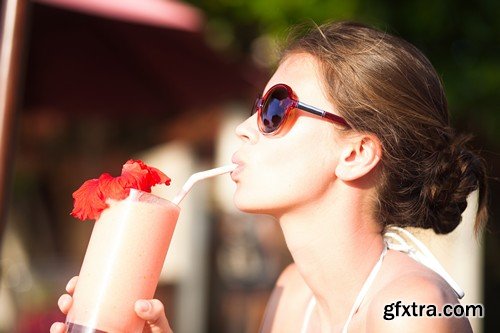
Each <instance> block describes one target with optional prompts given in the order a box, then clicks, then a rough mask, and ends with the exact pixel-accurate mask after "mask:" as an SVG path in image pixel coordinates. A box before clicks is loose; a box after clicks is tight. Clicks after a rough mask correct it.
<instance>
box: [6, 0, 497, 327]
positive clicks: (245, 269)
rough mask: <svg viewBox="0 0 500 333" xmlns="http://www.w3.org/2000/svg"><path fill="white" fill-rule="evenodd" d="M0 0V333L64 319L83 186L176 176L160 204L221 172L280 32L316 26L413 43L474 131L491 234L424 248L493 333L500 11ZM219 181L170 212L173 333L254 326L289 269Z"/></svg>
mask: <svg viewBox="0 0 500 333" xmlns="http://www.w3.org/2000/svg"><path fill="white" fill-rule="evenodd" d="M1 3H2V13H3V14H2V15H3V16H2V17H3V21H2V22H3V23H2V40H1V42H2V45H1V47H2V48H1V52H2V53H1V58H2V59H0V74H1V75H0V94H1V95H0V102H1V103H2V110H3V111H2V112H3V113H2V122H1V126H2V136H1V142H0V143H1V154H2V156H1V158H2V161H1V163H2V168H1V170H0V171H1V175H0V177H2V182H1V185H2V196H1V200H0V201H2V203H1V206H0V209H1V210H0V214H1V219H0V251H1V252H0V273H1V276H0V332H6V333H7V332H47V331H48V328H49V327H50V324H51V323H52V322H53V321H55V320H64V317H63V316H62V315H61V314H60V313H59V311H58V310H57V305H56V303H57V299H58V297H59V296H60V295H61V294H62V293H63V290H64V286H65V285H66V282H67V281H68V280H69V278H71V277H72V276H74V275H76V274H78V271H79V267H80V265H81V262H82V259H83V255H84V253H85V248H86V245H87V242H88V239H89V237H90V233H91V231H92V222H88V221H87V222H79V221H77V220H75V219H74V218H72V217H70V216H69V212H70V211H71V209H72V197H71V194H72V192H73V191H74V190H75V189H77V188H78V187H79V186H80V184H81V183H82V182H83V181H85V180H87V179H89V178H97V177H98V176H99V175H100V174H101V173H102V172H110V173H111V174H112V175H118V174H119V172H120V170H121V165H122V164H123V163H124V162H125V161H126V160H128V159H129V158H140V159H143V160H144V161H145V162H147V163H149V164H152V165H154V166H156V167H158V168H160V169H161V170H163V171H164V172H165V173H166V174H167V175H169V176H170V177H171V178H172V179H173V182H172V185H171V187H170V188H169V189H168V190H164V191H163V192H162V193H161V194H162V195H165V196H167V197H172V196H173V193H175V192H176V191H177V190H178V189H179V188H180V187H181V186H182V184H183V182H184V181H185V180H186V179H187V178H188V176H189V175H190V174H191V173H193V172H196V171H200V170H204V169H207V168H210V167H215V166H218V165H222V164H225V163H227V162H229V161H230V157H231V155H232V153H233V152H234V151H235V150H236V149H237V148H238V147H239V144H240V143H239V141H238V139H237V137H236V136H235V134H234V128H235V126H236V125H237V124H238V123H239V122H240V121H242V120H243V119H245V118H246V117H247V116H248V115H249V112H250V108H251V106H252V103H253V100H254V97H255V95H256V94H257V93H259V92H260V91H261V90H262V88H263V86H264V84H265V82H266V79H267V78H268V77H269V76H270V75H271V73H272V70H273V68H274V66H275V65H276V60H277V53H276V50H277V48H278V47H279V45H280V43H282V42H283V40H284V39H285V38H286V35H287V29H288V28H289V27H290V26H291V25H294V24H298V23H304V22H306V23H311V22H316V23H318V24H320V23H322V22H325V21H326V20H331V19H335V20H340V19H349V20H356V21H361V22H364V23H368V24H371V25H374V26H377V27H379V28H381V29H383V30H387V31H389V32H391V33H394V34H397V35H399V36H401V37H403V38H405V39H407V40H409V41H410V42H412V43H413V44H415V45H416V46H417V47H419V48H420V49H421V50H422V51H423V52H424V53H425V54H426V55H427V56H428V57H429V59H430V60H431V62H432V63H433V64H434V66H435V67H436V69H437V71H438V73H439V74H440V75H441V77H442V79H443V82H444V85H445V88H446V91H447V95H448V99H449V105H450V110H451V113H452V120H453V124H454V125H455V126H456V127H457V128H458V129H459V130H461V131H465V132H469V133H474V141H473V142H474V146H475V148H477V149H478V150H480V151H481V152H482V154H483V156H484V158H485V159H486V160H487V162H488V165H489V168H490V175H491V181H490V186H491V199H490V202H491V218H490V221H489V225H488V227H487V228H486V230H485V232H484V233H483V234H481V235H480V236H479V237H478V238H477V239H476V238H475V237H474V236H473V234H472V227H471V226H470V225H467V224H466V223H464V227H462V229H461V230H458V231H457V233H455V234H454V235H451V238H439V239H436V238H435V237H430V238H429V239H428V241H427V242H428V243H429V244H430V245H431V247H432V248H433V250H434V249H435V250H436V252H437V255H438V257H439V258H440V259H442V260H443V262H444V264H445V267H446V268H447V269H448V270H449V271H450V273H451V275H452V276H454V277H455V278H456V280H457V281H458V282H459V284H462V286H463V287H464V285H465V286H468V287H469V288H467V287H464V289H465V290H466V293H467V292H469V295H470V296H469V297H470V298H468V299H466V300H465V301H464V303H465V304H467V303H475V302H480V303H483V304H485V307H486V316H485V318H484V319H474V327H475V331H476V332H498V331H499V329H500V316H499V315H500V297H498V296H499V295H500V256H499V253H500V239H499V237H498V235H499V231H500V230H499V226H498V223H497V220H498V218H499V216H500V211H499V209H500V208H499V206H497V205H496V200H497V198H498V193H499V191H500V187H499V183H498V180H497V179H498V176H499V174H500V171H499V170H500V131H499V130H498V128H500V110H499V108H498V98H497V95H498V92H499V91H500V58H499V56H500V20H498V17H499V15H500V2H498V1H495V0H478V1H475V2H472V1H452V0H440V1H435V0H434V1H431V0H408V1H391V0H372V1H364V0H350V1H341V0H286V1H285V0H253V1H241V0H231V1H229V0H212V1H195V0H191V1H184V2H180V1H169V0H148V1H146V0H141V1H139V0H137V1H133V0H121V1H119V0H115V1H111V0H108V1H96V0H40V1H27V0H25V1H21V0H16V1H11V0H3V1H1ZM9 55H10V57H9ZM5 59H7V60H5ZM232 186H233V184H232V183H231V181H230V180H229V177H220V178H218V179H217V180H211V181H208V182H205V183H203V184H198V185H196V188H195V189H194V190H193V192H192V193H191V194H190V195H189V196H188V198H187V199H186V201H184V202H183V204H182V205H181V207H182V214H181V218H180V220H179V222H178V226H177V229H176V233H175V235H174V240H173V242H172V245H171V248H170V250H169V253H168V255H167V260H166V265H165V267H164V272H163V273H162V277H161V281H160V284H159V287H158V291H157V297H158V298H160V299H162V300H163V301H164V303H165V304H166V307H167V314H168V316H169V318H170V320H171V323H172V325H173V328H174V331H175V332H181V333H182V332H187V333H189V332H222V333H223V332H256V331H258V328H259V323H260V319H261V316H262V313H263V311H264V309H265V305H266V300H267V298H268V296H269V294H270V291H271V288H272V286H273V284H274V282H275V280H276V278H277V276H278V274H279V273H280V271H281V270H282V269H283V268H284V267H285V266H286V265H287V264H289V263H290V261H291V259H290V256H289V254H288V252H287V250H286V247H285V245H284V243H283V239H282V235H281V231H280V229H279V226H278V225H277V224H276V223H275V221H273V220H271V219H269V218H268V217H265V216H255V215H246V214H243V213H241V212H238V211H236V210H235V209H234V207H233V206H232V199H231V198H232V191H233V190H234V189H233V187H232ZM471 219H472V218H470V219H469V220H471ZM457 235H458V236H457ZM424 238H425V235H424ZM450 246H452V247H450ZM447 258H448V259H447ZM449 258H455V259H454V260H452V259H449Z"/></svg>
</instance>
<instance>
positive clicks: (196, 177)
mask: <svg viewBox="0 0 500 333" xmlns="http://www.w3.org/2000/svg"><path fill="white" fill-rule="evenodd" d="M237 167H238V165H237V164H230V165H225V166H221V167H219V168H215V169H210V170H206V171H201V172H197V173H195V174H192V175H191V177H189V178H188V180H187V182H186V183H185V184H184V186H182V189H181V190H180V191H179V193H177V195H176V196H175V197H174V199H173V200H172V203H174V204H176V205H179V204H180V203H181V201H182V199H184V197H185V196H186V194H188V192H189V191H190V190H191V188H192V187H193V185H194V184H196V183H197V182H198V181H200V180H203V179H206V178H210V177H214V176H219V175H223V174H225V173H228V172H231V171H233V170H234V169H236V168H237Z"/></svg>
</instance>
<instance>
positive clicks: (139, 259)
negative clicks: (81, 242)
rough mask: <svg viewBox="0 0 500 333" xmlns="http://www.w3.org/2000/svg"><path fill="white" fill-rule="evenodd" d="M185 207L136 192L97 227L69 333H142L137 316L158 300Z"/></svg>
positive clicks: (113, 203)
mask: <svg viewBox="0 0 500 333" xmlns="http://www.w3.org/2000/svg"><path fill="white" fill-rule="evenodd" d="M179 212H180V208H179V206H177V205H176V204H173V203H172V202H170V201H168V200H165V199H162V198H160V197H157V196H155V195H153V194H150V193H146V192H143V191H139V190H135V189H131V190H130V195H129V196H128V197H127V198H126V199H124V200H121V201H109V207H108V208H106V209H105V210H104V211H103V212H102V214H101V216H100V218H99V219H98V220H97V221H96V222H95V225H94V228H93V230H92V235H91V238H90V242H89V244H88V247H87V252H86V254H85V258H84V260H83V265H82V267H81V270H80V274H79V278H78V282H77V284H76V288H75V292H74V294H73V304H72V306H71V309H70V311H69V313H68V315H67V317H66V325H67V327H68V332H71V333H83V332H85V333H90V332H113V333H114V332H131V333H135V332H142V330H143V328H144V320H142V319H141V318H139V317H138V316H137V315H136V313H135V311H134V304H135V302H136V301H137V300H139V299H151V298H153V296H154V293H155V290H156V287H157V284H158V279H159V276H160V272H161V269H162V266H163V262H164V260H165V256H166V255H167V251H168V247H169V245H170V240H171V238H172V235H173V233H174V229H175V225H176V222H177V218H178V216H179Z"/></svg>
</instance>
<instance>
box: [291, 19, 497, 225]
mask: <svg viewBox="0 0 500 333" xmlns="http://www.w3.org/2000/svg"><path fill="white" fill-rule="evenodd" d="M298 52H305V53H308V54H311V55H313V56H314V57H316V58H317V59H318V60H319V62H320V64H321V68H322V72H323V77H324V84H325V87H326V91H327V92H328V94H329V98H330V100H331V102H332V103H333V105H335V107H336V108H337V110H338V112H339V113H340V114H341V115H342V116H343V117H345V119H346V120H347V121H348V123H349V124H350V125H351V126H352V129H353V130H355V131H360V132H369V133H373V134H375V135H376V136H377V137H378V138H379V140H380V141H381V143H382V150H383V157H382V159H381V169H380V170H381V177H380V183H379V185H378V208H377V214H378V220H379V221H380V223H381V224H382V225H383V226H384V227H386V226H388V225H396V226H402V227H406V226H413V227H421V228H426V229H427V228H432V229H433V230H434V231H435V232H436V233H438V234H446V233H449V232H451V231H452V230H454V229H455V228H456V227H457V225H458V224H459V223H460V221H461V214H462V212H463V211H464V210H465V208H466V207H467V201H466V199H467V196H468V195H469V193H471V192H472V191H474V190H478V193H479V207H478V214H477V219H476V225H475V229H476V231H478V230H479V228H480V227H481V226H482V224H484V222H485V221H486V218H487V215H488V213H487V205H486V201H487V200H486V197H487V180H486V167H485V163H484V161H483V160H482V159H481V158H480V157H478V156H477V155H476V154H475V153H473V152H471V151H470V150H469V149H468V148H467V142H468V141H469V140H468V138H467V137H464V136H457V135H455V133H454V131H453V129H452V128H451V127H450V120H449V114H448V106H447V101H446V97H445V94H444V89H443V86H442V84H441V81H440V79H439V77H438V75H437V74H436V71H435V70H434V68H433V66H432V65H431V63H430V62H429V60H428V59H427V58H426V57H425V56H424V55H423V54H422V53H421V52H420V51H419V50H418V49H417V48H416V47H415V46H413V45H412V44H410V43H408V42H406V41H404V40H402V39H400V38H398V37H395V36H392V35H390V34H388V33H385V32H382V31H379V30H376V29H373V28H370V27H367V26H365V25H362V24H357V23H352V22H336V23H328V24H325V25H322V26H320V27H316V28H313V29H309V30H308V31H307V32H306V33H305V34H303V35H301V36H300V37H294V38H293V39H292V41H291V42H290V43H289V44H288V46H287V47H286V48H285V50H284V55H285V56H286V55H287V54H292V53H298Z"/></svg>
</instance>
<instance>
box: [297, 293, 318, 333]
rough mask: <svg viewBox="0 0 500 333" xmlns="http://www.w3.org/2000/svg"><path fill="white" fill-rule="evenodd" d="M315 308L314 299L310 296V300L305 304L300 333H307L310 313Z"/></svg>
mask: <svg viewBox="0 0 500 333" xmlns="http://www.w3.org/2000/svg"><path fill="white" fill-rule="evenodd" d="M315 306H316V297H314V295H313V296H311V300H310V301H309V303H308V304H307V308H306V313H305V315H304V321H303V323H302V328H301V330H300V333H307V329H308V328H309V322H310V321H311V317H312V313H313V311H314V307H315Z"/></svg>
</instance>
